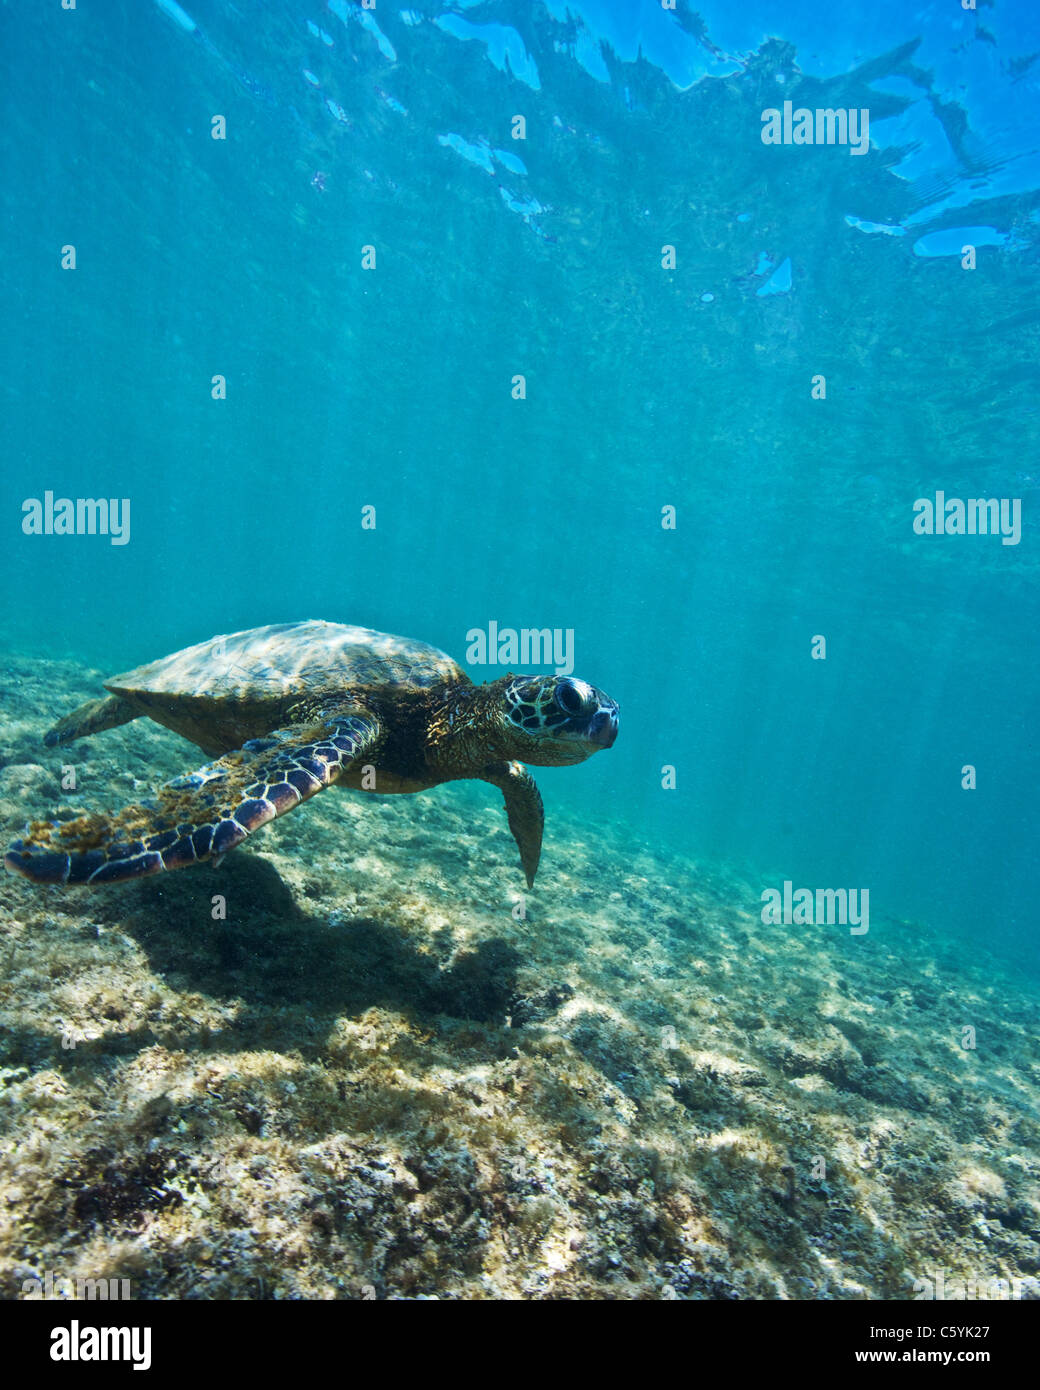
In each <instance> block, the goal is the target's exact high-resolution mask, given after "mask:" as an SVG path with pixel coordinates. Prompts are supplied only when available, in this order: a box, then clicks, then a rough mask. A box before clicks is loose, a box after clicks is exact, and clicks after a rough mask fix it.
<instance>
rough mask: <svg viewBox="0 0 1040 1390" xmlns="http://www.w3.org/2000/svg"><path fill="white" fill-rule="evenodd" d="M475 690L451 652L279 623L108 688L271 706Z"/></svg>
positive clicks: (359, 630)
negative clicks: (379, 691)
mask: <svg viewBox="0 0 1040 1390" xmlns="http://www.w3.org/2000/svg"><path fill="white" fill-rule="evenodd" d="M442 681H460V682H462V684H464V685H468V684H469V679H468V677H467V676H466V675H465V673H464V672H463V671H462V670H461V668H460V667H459V666H458V665H457V664H456V663H455V662H454V661H453V660H452V659H451V657H450V656H446V655H445V653H444V652H441V651H438V650H437V648H436V647H430V646H427V644H426V643H425V642H415V641H412V640H411V639H410V638H408V637H393V636H390V635H389V634H388V633H385V632H374V631H373V630H372V629H371V628H368V627H346V626H344V625H343V624H341V623H326V622H321V621H316V620H314V621H308V622H302V623H273V624H271V625H270V626H268V627H254V628H250V629H249V630H248V631H246V632H232V633H229V634H227V635H226V636H223V637H211V638H210V639H209V641H208V642H199V643H198V644H197V645H196V646H194V647H185V649H184V650H183V651H181V652H175V653H174V654H173V655H172V656H167V657H163V658H162V660H160V661H152V662H150V663H149V664H148V665H147V666H138V667H137V668H136V669H135V670H133V671H127V672H126V673H125V674H124V675H121V676H114V677H113V678H112V679H111V680H109V681H106V682H105V688H106V689H107V690H111V691H112V692H113V694H116V695H120V694H133V693H135V692H137V691H146V692H152V693H155V694H166V695H189V696H190V695H196V696H198V695H211V696H212V697H213V698H214V699H215V700H222V699H228V700H266V699H277V698H279V697H281V696H285V695H290V694H295V693H297V692H303V691H312V690H313V691H318V690H328V689H342V688H344V687H347V686H352V685H398V686H413V687H417V688H419V687H426V686H431V685H438V684H440V683H441V682H442Z"/></svg>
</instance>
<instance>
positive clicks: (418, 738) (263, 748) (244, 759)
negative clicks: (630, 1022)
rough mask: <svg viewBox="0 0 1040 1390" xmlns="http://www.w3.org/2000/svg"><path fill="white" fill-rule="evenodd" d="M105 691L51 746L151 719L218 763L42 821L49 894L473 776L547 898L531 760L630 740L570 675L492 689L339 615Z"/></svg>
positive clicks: (514, 679) (205, 854) (12, 859)
mask: <svg viewBox="0 0 1040 1390" xmlns="http://www.w3.org/2000/svg"><path fill="white" fill-rule="evenodd" d="M105 689H106V690H108V691H110V692H111V693H110V694H109V695H107V696H106V697H105V698H103V699H100V700H91V701H88V703H87V704H85V705H81V706H80V708H79V709H77V710H74V711H73V712H72V713H71V714H69V715H66V716H65V718H64V719H62V720H60V721H59V722H58V723H57V724H55V726H54V727H53V729H51V730H50V732H49V733H47V734H45V735H44V740H43V741H44V743H45V744H47V745H48V746H50V747H54V746H55V745H57V744H65V743H71V742H72V741H73V740H74V739H77V738H83V737H84V736H85V735H87V734H94V733H97V732H98V731H99V730H101V729H113V728H116V727H118V726H119V725H120V724H126V723H128V722H129V721H130V720H131V719H137V718H139V717H140V716H141V715H147V716H148V717H149V718H150V719H154V720H155V721H156V722H157V723H159V724H164V725H165V726H166V728H168V729H173V730H174V731H175V732H177V733H179V734H183V735H184V736H185V737H186V738H189V739H190V740H191V741H192V743H195V744H197V745H198V746H199V747H200V748H201V749H202V750H203V752H205V753H208V754H210V755H211V756H212V755H219V756H217V758H216V761H215V762H211V763H209V764H208V765H207V766H205V767H202V768H199V770H198V771H197V772H191V773H188V774H187V775H186V776H183V777H177V778H175V779H174V780H173V781H172V782H167V783H166V785H165V786H162V787H160V788H159V789H158V790H157V791H156V792H155V793H154V795H152V796H151V797H149V798H146V799H145V800H143V801H142V802H140V803H139V804H136V805H132V806H128V807H126V809H125V810H123V811H120V812H119V813H118V815H114V816H109V815H103V814H102V815H98V814H88V815H83V816H79V817H78V818H77V819H75V820H70V821H65V822H55V821H50V820H45V821H35V822H33V823H32V824H31V825H29V826H27V827H26V830H25V832H24V834H23V836H22V838H21V839H19V840H15V841H14V842H13V843H12V844H11V846H10V847H9V849H8V851H7V854H6V856H5V859H4V863H5V864H6V866H7V868H8V869H11V870H12V871H13V872H15V873H18V874H22V875H24V877H25V878H28V879H32V880H33V882H35V883H62V884H95V883H116V882H119V881H121V880H123V879H130V878H141V877H144V876H145V875H147V874H156V873H161V872H162V871H163V870H165V869H180V868H183V867H185V866H187V865H189V864H198V863H201V862H202V861H203V860H206V859H214V860H216V861H219V859H220V858H221V857H222V856H223V855H224V854H226V853H227V851H228V850H230V849H233V848H234V847H235V846H236V845H237V844H239V843H240V842H241V841H242V840H244V839H245V837H246V836H247V835H249V834H251V833H252V832H253V831H254V830H257V829H259V828H260V826H262V825H264V824H266V822H267V821H269V820H274V818H275V817H276V816H281V815H284V814H285V812H286V811H291V810H293V809H294V808H295V807H297V806H299V805H300V803H301V802H303V801H306V800H307V799H308V798H309V797H311V796H313V795H314V794H315V793H316V792H320V791H322V790H323V789H324V788H325V787H330V786H332V785H333V784H336V783H338V784H340V785H341V786H347V787H354V788H357V789H359V790H362V791H372V792H418V791H424V790H426V788H428V787H435V786H437V785H438V784H439V783H441V782H453V781H456V780H458V779H460V778H466V777H474V778H479V779H481V780H482V781H485V782H490V783H491V784H492V785H493V786H496V787H498V788H499V789H500V790H501V791H502V794H503V796H504V797H505V803H506V813H507V815H508V818H509V828H510V830H511V831H512V832H513V837H514V839H515V840H516V843H517V845H518V846H519V849H520V861H521V864H522V865H523V869H524V872H525V874H526V875H527V884H528V887H531V886H532V885H533V883H534V876H535V871H536V870H537V868H538V859H539V856H540V854H541V846H542V824H543V820H544V815H543V811H542V799H541V797H540V796H539V794H538V788H537V787H536V786H535V783H534V779H533V778H532V776H531V774H530V773H529V772H528V771H527V769H526V768H525V767H524V766H523V764H524V763H525V762H527V763H535V764H540V765H542V766H546V767H558V766H561V765H564V764H567V763H579V762H581V761H582V760H583V759H584V758H587V757H589V756H590V755H591V754H593V753H595V752H598V750H599V749H601V748H609V747H610V746H611V744H612V743H613V742H614V739H615V738H616V737H617V730H618V707H617V705H616V704H615V702H614V701H613V700H611V699H609V698H608V697H607V696H606V695H604V694H603V693H602V691H600V690H597V689H596V688H595V687H594V686H591V685H588V684H586V682H585V681H582V680H577V679H575V678H574V677H572V676H523V675H512V674H510V675H507V676H504V677H503V678H502V679H501V680H497V681H492V682H490V683H488V684H486V685H480V686H476V685H474V684H473V682H472V681H471V680H470V679H469V677H468V676H467V675H466V674H465V672H464V671H463V670H462V669H461V668H460V667H459V666H457V665H456V663H455V662H454V661H452V659H451V657H449V656H446V655H445V654H444V652H440V651H437V649H436V648H435V647H430V646H427V645H426V643H424V642H416V641H412V640H410V639H409V638H405V637H391V636H388V635H387V634H386V633H383V632H373V631H372V630H371V629H370V628H366V627H344V626H341V625H340V624H338V623H326V622H313V621H312V622H302V623H281V624H275V625H272V626H269V627H258V628H253V629H251V630H249V631H247V632H235V633H231V634H230V635H228V636H225V637H214V638H211V639H210V641H208V642H200V643H199V644H198V645H197V646H194V647H187V648H186V649H185V650H184V651H181V652H175V653H174V654H173V655H172V656H167V657H164V658H163V659H162V660H161V661H153V662H151V663H150V664H149V665H147V666H139V667H137V669H136V670H134V671H130V672H128V673H127V674H126V675H124V676H115V677H113V679H112V680H109V681H106V682H105Z"/></svg>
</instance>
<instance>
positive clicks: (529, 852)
mask: <svg viewBox="0 0 1040 1390" xmlns="http://www.w3.org/2000/svg"><path fill="white" fill-rule="evenodd" d="M481 776H482V777H483V779H484V781H485V782H490V783H491V785H492V786H494V787H498V788H499V789H500V791H501V792H502V796H503V797H504V798H505V803H506V816H507V817H508V819H509V828H510V830H511V831H512V832H513V839H514V840H515V841H516V844H517V848H518V849H519V851H520V863H521V864H522V865H523V869H524V873H525V874H526V876H527V886H528V888H533V887H534V876H535V874H536V873H537V872H538V861H539V859H540V858H541V857H542V829H543V827H544V825H545V810H544V808H543V806H542V798H541V795H540V794H539V791H538V787H537V786H536V785H535V780H534V778H533V777H532V776H531V774H530V773H529V772H528V770H527V768H526V767H524V765H523V763H517V762H512V763H490V764H489V765H488V766H487V767H486V768H485V769H484V771H483V772H482V773H481Z"/></svg>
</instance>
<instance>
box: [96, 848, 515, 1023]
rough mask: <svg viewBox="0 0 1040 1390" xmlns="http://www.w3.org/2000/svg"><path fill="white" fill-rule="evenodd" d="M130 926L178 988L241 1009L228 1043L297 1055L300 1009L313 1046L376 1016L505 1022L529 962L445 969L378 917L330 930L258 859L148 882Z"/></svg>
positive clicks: (509, 953) (495, 953)
mask: <svg viewBox="0 0 1040 1390" xmlns="http://www.w3.org/2000/svg"><path fill="white" fill-rule="evenodd" d="M222 911H223V912H226V916H223V917H222V916H220V915H219V914H220V913H221V912H222ZM214 913H217V914H218V915H217V916H214ZM121 925H122V929H123V930H124V931H126V932H127V934H128V935H130V936H131V937H133V939H134V940H135V941H136V942H137V944H138V945H139V946H140V948H141V950H142V951H143V952H144V953H145V955H146V957H147V959H148V963H149V965H150V967H151V969H152V970H154V971H155V972H156V973H157V974H159V975H162V976H164V977H165V978H166V979H167V980H168V981H169V983H170V984H171V985H173V986H174V987H175V988H178V989H185V990H192V991H197V992H199V993H201V994H205V995H207V996H209V997H211V998H213V999H217V1000H222V1001H231V1000H235V1001H240V1002H241V1003H242V1004H243V1005H244V1008H243V1009H242V1011H241V1013H240V1014H239V1016H238V1018H236V1019H235V1020H234V1022H233V1023H231V1024H229V1025H228V1027H227V1028H226V1029H223V1030H222V1031H221V1034H220V1043H221V1045H222V1046H223V1045H226V1043H227V1042H228V1040H229V1035H230V1036H231V1037H232V1038H233V1039H234V1041H235V1043H236V1044H241V1045H243V1046H245V1045H248V1044H249V1043H250V1042H256V1041H259V1040H260V1039H261V1037H262V1041H263V1045H264V1046H268V1047H270V1046H272V1045H280V1044H282V1043H284V1044H285V1045H286V1046H288V1047H300V1046H301V1044H303V1043H305V1042H306V1038H305V1037H303V1036H301V1034H300V1030H299V1026H298V1025H299V1019H298V1016H297V1017H294V1015H296V1011H298V1010H305V1011H306V1014H307V1016H308V1020H309V1021H310V1023H311V1027H310V1028H309V1030H308V1032H309V1034H310V1036H311V1037H312V1038H313V1037H314V1034H315V1031H316V1030H315V1027H314V1025H315V1024H316V1025H317V1030H318V1031H320V1030H321V1029H326V1030H327V1028H328V1027H330V1026H331V1025H332V1023H333V1022H334V1020H335V1019H336V1018H337V1017H340V1016H342V1015H359V1014H363V1013H364V1012H365V1011H366V1010H367V1009H369V1008H372V1007H385V1008H390V1009H395V1010H399V1011H400V1012H402V1013H405V1014H407V1015H409V1016H411V1017H413V1018H414V1019H415V1020H416V1021H417V1022H429V1021H430V1020H431V1018H432V1016H434V1015H437V1014H447V1015H450V1016H452V1017H454V1018H459V1019H465V1020H472V1021H476V1022H483V1023H494V1022H498V1021H502V1022H504V1020H505V1017H506V1014H507V1012H508V1005H509V1002H510V1000H511V999H512V998H513V997H514V996H515V994H516V978H517V971H518V968H519V965H520V957H519V955H518V953H517V951H516V950H515V949H514V948H513V947H512V946H511V945H509V944H508V943H507V942H505V941H503V940H501V939H495V938H492V939H489V940H487V941H484V942H481V943H480V945H479V946H477V947H476V948H475V949H474V950H471V951H465V952H462V953H460V954H459V955H456V956H455V957H454V959H453V960H452V961H451V963H450V964H448V963H447V962H446V961H442V962H438V960H437V958H436V956H434V955H431V954H429V953H428V952H424V951H420V950H418V949H417V948H416V946H415V945H414V944H413V942H412V941H411V940H410V939H409V938H408V937H406V936H405V935H404V933H403V932H402V931H401V930H400V929H399V928H397V927H396V926H394V925H393V924H392V923H389V922H386V921H382V920H380V919H378V918H373V917H358V918H353V919H351V920H350V921H349V922H347V923H344V924H343V925H337V926H332V925H330V923H329V922H328V921H326V920H325V919H324V918H322V917H320V916H317V915H311V914H309V913H308V912H307V911H306V910H305V909H304V908H303V907H301V905H300V904H299V903H298V901H297V900H296V898H295V897H294V896H293V894H292V892H291V891H290V890H289V888H288V887H287V886H286V884H285V883H284V882H283V880H282V879H281V877H280V876H279V874H278V872H277V871H276V869H275V868H274V867H273V866H272V865H271V864H270V863H268V862H267V861H266V860H264V859H262V858H260V857H259V856H254V855H240V856H234V858H233V859H232V860H229V861H228V862H227V863H226V864H225V865H224V866H223V867H222V868H221V869H220V870H214V869H211V868H209V867H201V866H200V868H199V869H197V870H195V871H193V872H192V873H190V874H184V875H177V876H176V877H175V878H171V879H169V880H163V879H155V880H150V881H148V882H145V883H142V884H141V885H140V886H139V888H138V890H137V894H136V900H135V901H134V902H133V903H132V904H130V905H129V911H128V912H126V914H125V916H124V918H123V921H122V924H121Z"/></svg>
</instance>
